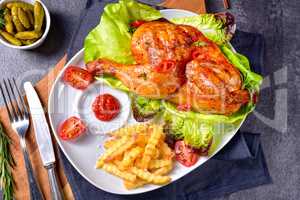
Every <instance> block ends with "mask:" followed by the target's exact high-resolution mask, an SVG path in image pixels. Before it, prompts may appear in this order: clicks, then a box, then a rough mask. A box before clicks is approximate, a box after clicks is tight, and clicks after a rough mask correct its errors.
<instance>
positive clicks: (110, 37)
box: [84, 0, 161, 64]
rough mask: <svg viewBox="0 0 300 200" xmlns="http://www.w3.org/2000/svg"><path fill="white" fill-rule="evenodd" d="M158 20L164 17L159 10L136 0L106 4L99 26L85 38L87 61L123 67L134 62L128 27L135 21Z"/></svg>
mask: <svg viewBox="0 0 300 200" xmlns="http://www.w3.org/2000/svg"><path fill="white" fill-rule="evenodd" d="M158 18H161V14H160V12H159V11H158V10H155V9H154V8H152V7H150V6H147V5H144V4H140V3H137V2H136V1H134V0H120V1H119V3H111V4H107V5H106V6H105V8H104V12H103V14H102V17H101V20H100V24H99V25H98V26H96V28H94V29H93V30H92V31H91V32H90V33H89V34H88V36H87V37H86V38H85V41H84V48H85V51H84V60H85V62H86V63H87V62H89V61H93V60H95V59H97V58H108V59H111V60H114V61H116V62H119V63H123V64H131V63H134V59H133V57H132V55H131V50H130V42H131V36H132V35H131V33H130V31H129V24H130V23H131V22H132V21H135V20H145V21H152V20H155V19H158Z"/></svg>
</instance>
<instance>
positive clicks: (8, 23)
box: [4, 9, 14, 34]
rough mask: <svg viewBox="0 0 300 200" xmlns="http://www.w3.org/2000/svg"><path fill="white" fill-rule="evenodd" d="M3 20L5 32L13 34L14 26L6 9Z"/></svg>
mask: <svg viewBox="0 0 300 200" xmlns="http://www.w3.org/2000/svg"><path fill="white" fill-rule="evenodd" d="M4 19H5V30H6V31H7V32H8V33H10V34H14V25H13V22H12V17H11V15H10V12H9V10H8V9H6V10H5V13H4Z"/></svg>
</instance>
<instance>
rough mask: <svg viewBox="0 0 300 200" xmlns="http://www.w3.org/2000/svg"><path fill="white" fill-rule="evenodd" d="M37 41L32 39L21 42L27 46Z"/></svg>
mask: <svg viewBox="0 0 300 200" xmlns="http://www.w3.org/2000/svg"><path fill="white" fill-rule="evenodd" d="M35 41H37V39H32V40H21V42H22V44H23V45H25V46H27V45H31V44H33V43H34V42H35Z"/></svg>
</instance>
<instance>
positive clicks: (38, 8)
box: [33, 1, 45, 32]
mask: <svg viewBox="0 0 300 200" xmlns="http://www.w3.org/2000/svg"><path fill="white" fill-rule="evenodd" d="M33 14H34V30H35V31H37V32H39V31H41V29H42V25H43V21H44V17H45V12H44V9H43V6H42V4H41V3H40V2H38V1H36V2H35V3H34V11H33Z"/></svg>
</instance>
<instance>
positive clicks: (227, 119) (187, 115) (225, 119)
mask: <svg viewBox="0 0 300 200" xmlns="http://www.w3.org/2000/svg"><path fill="white" fill-rule="evenodd" d="M162 105H163V107H164V108H165V112H167V113H169V114H171V115H172V116H176V117H181V118H182V119H192V120H196V121H197V120H200V121H205V122H207V123H234V122H237V121H240V120H243V119H244V118H245V117H246V116H247V114H248V113H250V112H251V111H252V110H253V109H254V107H255V104H253V103H252V102H249V103H248V104H247V105H245V106H243V107H242V108H241V109H240V110H239V111H238V112H236V113H234V114H232V115H230V116H226V115H216V114H202V113H198V112H194V111H179V110H178V109H177V108H176V106H175V105H174V104H172V103H169V102H167V101H162Z"/></svg>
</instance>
